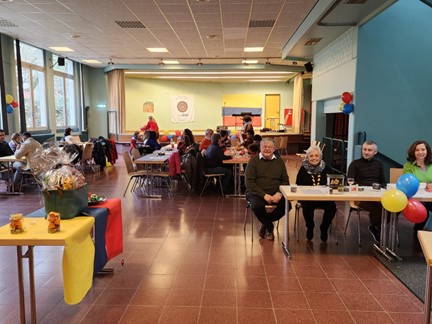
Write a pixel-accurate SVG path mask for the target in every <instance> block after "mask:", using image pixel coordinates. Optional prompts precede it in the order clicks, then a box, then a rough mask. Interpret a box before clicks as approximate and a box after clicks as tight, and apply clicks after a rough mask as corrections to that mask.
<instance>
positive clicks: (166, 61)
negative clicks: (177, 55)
mask: <svg viewBox="0 0 432 324" xmlns="http://www.w3.org/2000/svg"><path fill="white" fill-rule="evenodd" d="M163 62H164V63H165V64H180V63H179V61H176V60H164V61H163Z"/></svg>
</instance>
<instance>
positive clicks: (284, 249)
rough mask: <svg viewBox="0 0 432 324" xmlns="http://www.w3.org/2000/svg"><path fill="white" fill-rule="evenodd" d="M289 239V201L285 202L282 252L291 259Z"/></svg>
mask: <svg viewBox="0 0 432 324" xmlns="http://www.w3.org/2000/svg"><path fill="white" fill-rule="evenodd" d="M288 238H289V201H288V200H286V201H285V235H284V240H283V241H282V250H283V251H284V252H285V254H286V256H287V257H288V258H289V259H291V253H290V251H289V249H288Z"/></svg>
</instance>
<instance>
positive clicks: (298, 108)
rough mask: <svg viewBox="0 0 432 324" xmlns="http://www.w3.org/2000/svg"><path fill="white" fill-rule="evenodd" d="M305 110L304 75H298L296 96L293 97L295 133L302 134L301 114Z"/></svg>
mask: <svg viewBox="0 0 432 324" xmlns="http://www.w3.org/2000/svg"><path fill="white" fill-rule="evenodd" d="M302 109H303V74H301V73H298V74H297V75H296V76H295V77H294V95H293V132H294V133H296V134H297V133H300V130H301V122H302V121H301V114H302Z"/></svg>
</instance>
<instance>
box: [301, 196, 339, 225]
mask: <svg viewBox="0 0 432 324" xmlns="http://www.w3.org/2000/svg"><path fill="white" fill-rule="evenodd" d="M300 203H301V205H302V208H303V217H304V220H305V222H306V227H307V228H308V229H312V230H313V229H314V227H315V222H314V213H315V209H317V208H320V209H323V210H324V215H323V218H322V222H321V229H322V230H325V231H326V230H327V229H328V228H329V227H330V225H331V223H332V220H333V218H334V217H335V215H336V204H335V203H334V202H333V201H301V202H300Z"/></svg>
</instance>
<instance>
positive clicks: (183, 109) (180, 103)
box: [170, 95, 195, 123]
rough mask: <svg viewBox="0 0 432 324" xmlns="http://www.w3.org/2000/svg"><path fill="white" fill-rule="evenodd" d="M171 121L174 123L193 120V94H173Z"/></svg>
mask: <svg viewBox="0 0 432 324" xmlns="http://www.w3.org/2000/svg"><path fill="white" fill-rule="evenodd" d="M170 98H171V121H172V122H173V123H188V122H193V121H194V117H195V107H194V96H193V95H181V96H177V95H174V96H173V95H171V96H170Z"/></svg>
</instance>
